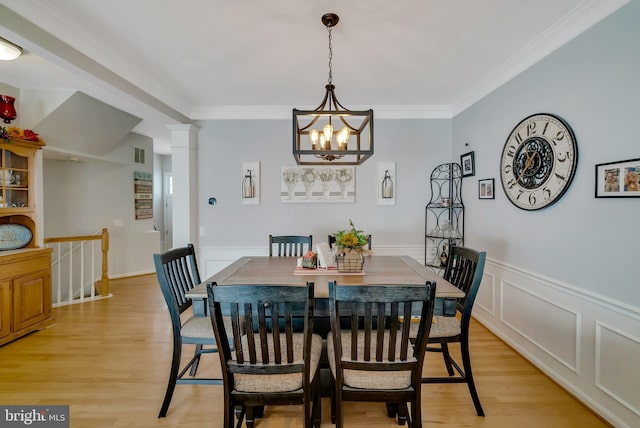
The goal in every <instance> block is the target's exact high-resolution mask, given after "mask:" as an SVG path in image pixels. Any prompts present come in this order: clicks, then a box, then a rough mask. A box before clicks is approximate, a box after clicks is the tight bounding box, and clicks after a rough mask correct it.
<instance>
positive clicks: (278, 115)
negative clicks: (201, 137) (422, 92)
mask: <svg viewBox="0 0 640 428" xmlns="http://www.w3.org/2000/svg"><path fill="white" fill-rule="evenodd" d="M370 108H371V109H373V111H374V117H375V118H376V119H450V118H451V117H452V115H451V109H450V108H449V106H446V105H433V106H430V105H412V106H400V105H381V106H367V107H364V106H353V107H350V110H368V109H370ZM301 109H303V110H305V109H308V110H313V107H301ZM292 110H293V109H292V107H289V106H198V107H195V108H194V109H193V110H192V111H191V119H192V120H231V119H245V120H247V119H249V120H259V119H271V120H273V119H278V120H281V119H286V120H289V119H291V117H292Z"/></svg>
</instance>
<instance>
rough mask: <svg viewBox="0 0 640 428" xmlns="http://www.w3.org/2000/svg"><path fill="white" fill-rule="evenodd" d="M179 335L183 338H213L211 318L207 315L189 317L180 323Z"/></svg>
mask: <svg viewBox="0 0 640 428" xmlns="http://www.w3.org/2000/svg"><path fill="white" fill-rule="evenodd" d="M181 335H182V338H183V340H184V339H211V340H215V336H214V334H213V327H212V326H211V319H210V318H209V317H193V316H192V317H189V318H188V319H187V320H186V321H185V322H184V323H182V328H181Z"/></svg>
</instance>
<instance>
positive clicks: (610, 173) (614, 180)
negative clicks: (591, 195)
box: [596, 159, 640, 198]
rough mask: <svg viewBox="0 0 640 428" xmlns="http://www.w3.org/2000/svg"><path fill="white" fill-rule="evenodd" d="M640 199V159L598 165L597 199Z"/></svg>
mask: <svg viewBox="0 0 640 428" xmlns="http://www.w3.org/2000/svg"><path fill="white" fill-rule="evenodd" d="M638 197H640V159H628V160H624V161H618V162H609V163H601V164H598V165H596V198H638Z"/></svg>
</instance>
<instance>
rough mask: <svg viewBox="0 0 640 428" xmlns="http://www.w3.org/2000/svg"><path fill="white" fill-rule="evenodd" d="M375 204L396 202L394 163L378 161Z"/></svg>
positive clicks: (392, 203)
mask: <svg viewBox="0 0 640 428" xmlns="http://www.w3.org/2000/svg"><path fill="white" fill-rule="evenodd" d="M377 177H378V179H377V180H376V195H377V196H376V198H377V201H376V205H395V204H396V163H395V162H378V176H377Z"/></svg>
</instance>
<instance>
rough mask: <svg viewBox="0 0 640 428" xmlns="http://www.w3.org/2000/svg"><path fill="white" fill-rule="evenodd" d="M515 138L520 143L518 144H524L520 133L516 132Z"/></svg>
mask: <svg viewBox="0 0 640 428" xmlns="http://www.w3.org/2000/svg"><path fill="white" fill-rule="evenodd" d="M513 138H514V139H515V140H516V141H517V142H518V144H522V137H521V136H520V133H519V132H516V135H514V136H513Z"/></svg>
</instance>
